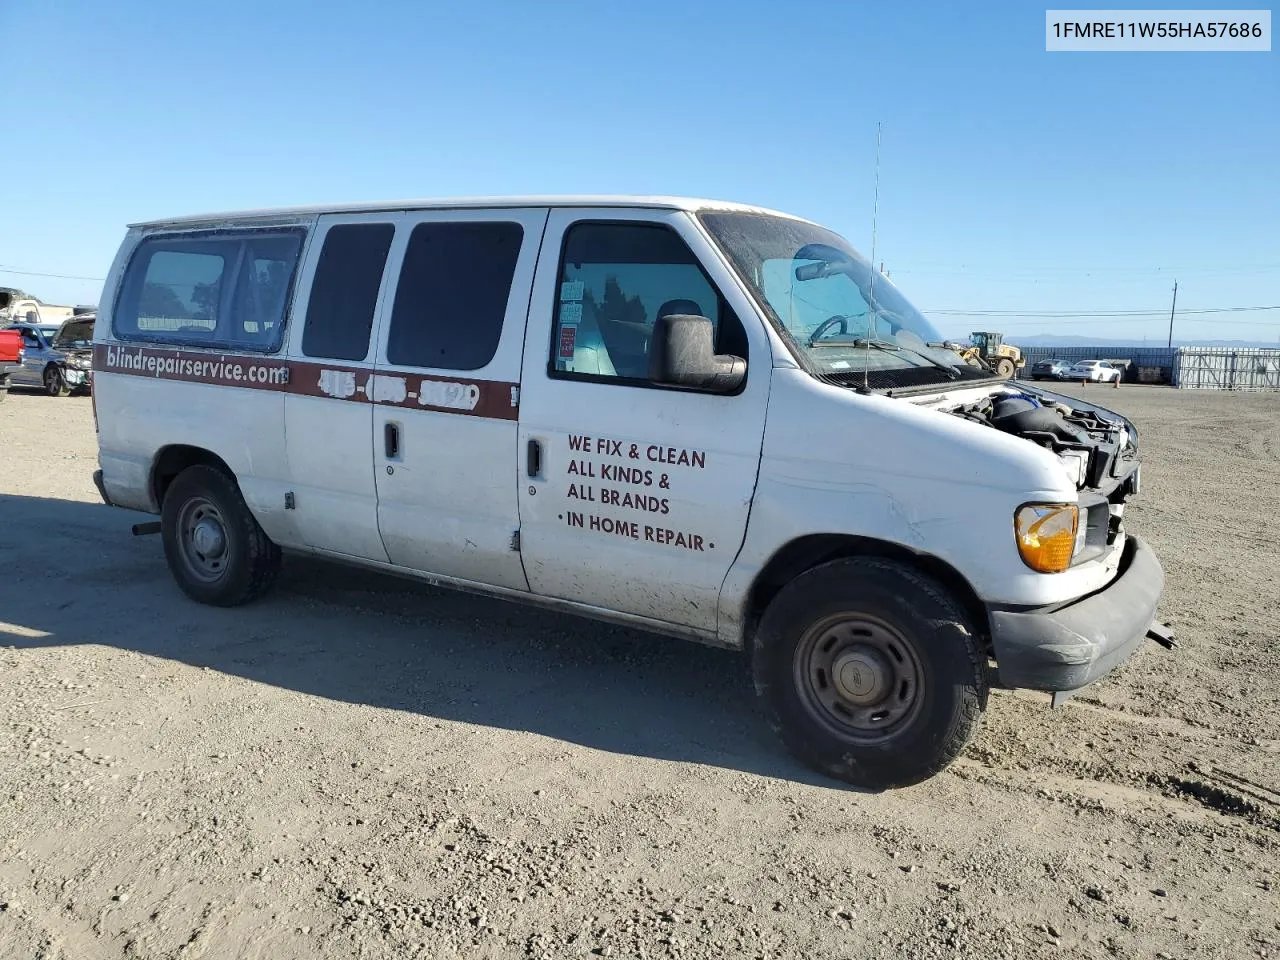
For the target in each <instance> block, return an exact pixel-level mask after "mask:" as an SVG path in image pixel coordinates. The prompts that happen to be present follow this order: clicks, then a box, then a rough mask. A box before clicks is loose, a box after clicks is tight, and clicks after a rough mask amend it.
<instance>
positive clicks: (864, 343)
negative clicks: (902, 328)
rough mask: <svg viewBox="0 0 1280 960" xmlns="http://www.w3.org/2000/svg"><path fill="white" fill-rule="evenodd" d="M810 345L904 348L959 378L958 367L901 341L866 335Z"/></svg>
mask: <svg viewBox="0 0 1280 960" xmlns="http://www.w3.org/2000/svg"><path fill="white" fill-rule="evenodd" d="M810 346H812V347H875V348H876V349H877V350H885V351H888V352H889V353H897V352H898V351H900V350H905V351H907V353H913V354H915V355H916V356H917V357H920V358H921V359H923V360H927V361H928V362H929V363H931V364H933V366H935V367H937V368H938V369H939V370H941V371H942V372H943V373H945V374H946V375H947V377H948V378H949V379H951V380H959V379H960V376H961V374H960V368H959V367H952V366H949V365H948V364H945V363H941V362H940V361H938V360H935V359H933V357H931V356H929V355H928V354H927V353H922V352H921V351H919V350H916V349H914V348H913V347H908V346H905V345H904V344H901V343H895V342H894V341H892V340H880V339H875V340H871V339H868V338H866V337H859V338H858V339H856V340H819V341H817V342H816V343H811V344H810Z"/></svg>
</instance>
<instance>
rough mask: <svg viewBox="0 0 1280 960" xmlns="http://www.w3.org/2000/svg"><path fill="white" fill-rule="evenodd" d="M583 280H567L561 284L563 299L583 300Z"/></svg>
mask: <svg viewBox="0 0 1280 960" xmlns="http://www.w3.org/2000/svg"><path fill="white" fill-rule="evenodd" d="M582 289H583V282H582V281H581V280H566V281H564V282H563V283H562V284H560V299H561V301H569V300H581V299H582Z"/></svg>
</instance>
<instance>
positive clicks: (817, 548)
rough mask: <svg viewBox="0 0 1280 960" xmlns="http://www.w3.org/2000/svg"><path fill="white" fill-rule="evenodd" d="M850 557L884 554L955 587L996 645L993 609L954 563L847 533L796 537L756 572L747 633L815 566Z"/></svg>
mask: <svg viewBox="0 0 1280 960" xmlns="http://www.w3.org/2000/svg"><path fill="white" fill-rule="evenodd" d="M849 557H881V558H883V559H886V560H896V561H898V562H900V563H903V564H906V565H907V566H910V567H913V568H915V569H916V570H919V571H920V572H921V573H924V574H927V575H928V576H930V577H932V578H933V579H934V580H937V581H938V582H939V583H940V584H942V585H943V586H944V587H946V588H947V589H948V590H950V591H951V594H952V596H953V597H954V598H955V599H956V601H957V602H958V603H959V604H960V605H961V606H962V607H963V608H964V611H965V613H967V614H968V615H969V618H970V620H971V622H972V623H973V625H974V626H975V627H976V628H977V630H978V631H979V632H980V633H981V635H982V642H983V644H984V646H987V647H988V650H989V646H990V636H989V634H990V629H989V625H988V620H987V608H986V606H985V605H984V604H983V602H982V601H981V600H980V599H979V598H978V595H977V593H975V592H974V589H973V587H972V586H970V585H969V581H968V580H966V579H965V578H964V577H963V576H962V575H961V574H960V571H958V570H956V568H955V567H953V566H951V565H950V564H949V563H947V562H945V561H943V560H939V559H938V558H937V557H934V556H931V555H929V554H926V553H917V552H916V551H914V550H910V549H908V548H906V547H903V546H901V545H899V544H896V543H889V542H887V541H885V540H874V539H872V538H870V537H854V536H848V535H845V534H828V533H820V534H811V535H809V536H805V537H800V538H798V539H796V540H792V541H791V542H790V543H788V544H786V545H785V546H783V547H782V548H781V549H780V550H779V551H778V552H777V553H775V554H774V555H773V556H772V557H770V558H769V562H768V563H766V564H765V565H764V569H762V570H761V571H760V573H759V574H757V575H756V579H755V583H753V584H752V585H751V593H750V595H749V597H748V599H747V623H746V627H747V631H748V635H750V631H752V630H754V628H755V625H756V624H757V623H759V622H760V617H761V616H762V615H763V614H764V611H765V609H766V608H767V607H768V606H769V604H770V602H771V601H772V600H773V598H774V597H775V596H777V595H778V591H780V590H781V589H782V588H783V587H784V586H786V585H787V584H788V583H790V582H791V581H792V580H794V579H795V578H796V577H798V576H799V575H800V574H802V573H804V572H805V571H806V570H812V569H813V568H814V567H816V566H819V565H820V564H823V563H829V562H830V561H832V560H844V559H847V558H849Z"/></svg>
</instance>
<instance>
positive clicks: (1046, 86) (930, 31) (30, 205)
mask: <svg viewBox="0 0 1280 960" xmlns="http://www.w3.org/2000/svg"><path fill="white" fill-rule="evenodd" d="M1044 11H1045V5H1044V4H1031V3H1018V4H1010V3H990V4H982V5H976V4H957V3H950V2H948V3H938V4H936V5H914V6H912V5H905V4H888V3H885V4H877V5H870V4H855V3H819V4H808V3H798V4H790V3H787V4H784V3H781V2H769V3H764V2H759V0H737V2H725V0H698V2H696V3H695V2H690V0H646V2H644V3H625V4H624V3H620V2H602V0H594V2H573V3H565V2H555V0H543V2H539V3H528V2H520V3H514V2H513V3H507V2H488V3H449V4H443V3H431V2H390V0H379V2H376V3H375V2H366V3H334V2H327V0H309V2H298V0H272V2H269V3H262V2H242V0H222V2H219V3H211V4H188V3H177V2H173V0H163V2H131V0H118V2H112V3H101V2H88V0H83V2H81V0H61V2H57V3H48V2H45V0H0V36H3V37H4V38H5V44H6V48H7V49H6V57H5V59H6V64H5V70H4V74H3V78H2V79H0V117H2V121H3V130H4V134H3V143H4V147H3V149H2V150H0V265H3V267H4V268H7V270H8V271H12V270H13V269H15V268H16V269H19V270H25V271H35V272H42V273H55V274H66V275H74V276H85V277H102V276H104V275H105V272H106V270H107V267H108V266H109V263H110V259H111V257H112V255H113V253H114V252H115V247H116V245H117V244H118V243H119V241H120V238H121V236H122V235H123V227H124V224H126V223H127V222H129V221H133V220H138V219H143V218H148V217H159V216H166V215H175V214H182V213H191V212H202V211H206V210H218V209H237V208H244V207H254V206H262V205H280V204H294V203H312V202H326V201H346V200H361V199H386V198H399V197H414V196H445V195H458V194H496V193H535V192H536V193H584V192H620V193H675V194H692V195H699V196H712V197H718V198H724V199H733V200H742V201H746V202H753V203H760V204H764V205H767V206H771V207H777V208H780V209H783V210H788V211H791V212H793V213H797V214H800V215H803V216H807V217H810V218H812V219H815V220H818V221H820V222H823V223H825V224H827V225H829V226H831V227H833V228H835V229H836V230H839V231H840V232H842V233H844V234H845V235H846V236H848V237H849V238H850V240H852V241H853V243H854V244H855V245H856V246H858V247H859V248H860V249H861V250H862V251H863V252H864V253H867V254H870V252H871V250H870V248H871V212H872V201H873V187H874V177H873V168H874V163H873V158H874V152H875V124H876V121H877V120H882V121H883V122H884V132H883V145H882V150H881V185H880V212H879V229H878V236H877V243H876V259H877V260H883V261H884V262H885V264H886V266H887V268H888V269H889V271H890V274H891V275H892V277H893V279H894V280H895V281H896V282H897V283H899V285H900V286H901V287H902V288H903V290H904V291H905V292H906V293H907V295H908V296H909V297H910V298H911V299H912V300H914V301H915V302H916V304H917V305H918V306H920V307H921V308H923V309H924V310H925V311H926V312H930V313H932V315H933V316H934V319H935V320H936V321H937V322H938V324H939V326H940V327H941V328H942V329H943V331H944V333H948V334H951V335H957V334H966V333H967V332H968V331H969V330H971V329H979V328H990V329H1003V330H1005V331H1006V332H1008V333H1010V334H1016V333H1018V332H1022V333H1032V332H1035V333H1039V332H1059V333H1073V334H1097V335H1107V336H1137V337H1142V336H1144V335H1145V336H1149V337H1151V338H1152V339H1153V340H1156V339H1163V337H1164V335H1165V331H1166V323H1167V317H1166V319H1164V320H1162V319H1159V318H1157V319H1154V320H1152V321H1149V322H1138V321H1136V320H1134V319H1133V318H1108V319H1100V320H1099V319H1092V320H1089V319H1081V318H1072V319H1070V320H1065V321H1055V320H1046V319H1040V318H1026V317H1023V318H1012V317H997V318H990V317H984V318H977V317H973V318H971V317H967V316H955V315H950V314H946V313H937V312H934V311H946V310H968V311H973V310H1019V311H1053V310H1073V311H1077V310H1078V311H1101V310H1148V309H1149V310H1155V311H1167V309H1168V305H1169V299H1170V288H1171V286H1172V283H1173V280H1174V278H1175V277H1176V278H1177V279H1178V282H1179V291H1178V306H1179V310H1180V311H1181V309H1183V308H1186V309H1197V308H1199V309H1203V308H1209V307H1224V306H1232V307H1234V306H1256V305H1280V52H1276V51H1274V50H1273V52H1271V53H1250V54H1231V53H1225V54H1223V53H1219V54H1188V53H1176V54H1175V53H1164V54H1154V53H1144V54H1138V53H1125V54H1102V53H1097V54H1067V53H1053V54H1050V53H1046V52H1045V50H1044ZM0 285H8V286H19V287H22V288H23V289H26V290H28V291H30V292H32V293H35V294H36V295H38V296H40V297H42V298H43V299H45V300H48V301H51V302H55V303H59V302H61V303H68V302H96V301H97V299H98V296H99V292H100V286H101V285H100V284H99V283H96V282H94V281H92V280H87V281H80V280H70V279H59V278H54V277H39V276H24V275H19V274H16V273H13V272H6V270H0ZM1193 316H1195V315H1193V314H1189V315H1188V316H1187V318H1186V320H1185V322H1180V324H1179V327H1178V330H1177V335H1178V336H1179V337H1191V336H1196V335H1199V336H1202V337H1211V336H1212V337H1236V338H1241V339H1263V340H1270V341H1273V340H1280V310H1273V311H1270V312H1255V313H1248V314H1222V315H1217V316H1214V315H1209V316H1208V319H1209V320H1210V321H1211V322H1205V318H1204V315H1202V316H1201V319H1200V320H1199V321H1196V320H1193V319H1192V317H1193ZM1245 321H1247V322H1245Z"/></svg>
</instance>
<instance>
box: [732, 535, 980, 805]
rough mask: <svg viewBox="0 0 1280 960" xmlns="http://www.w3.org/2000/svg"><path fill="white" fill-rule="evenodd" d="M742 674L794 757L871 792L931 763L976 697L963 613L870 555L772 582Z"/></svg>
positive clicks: (928, 772) (967, 725)
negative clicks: (775, 586) (778, 584)
mask: <svg viewBox="0 0 1280 960" xmlns="http://www.w3.org/2000/svg"><path fill="white" fill-rule="evenodd" d="M752 673H753V677H754V680H755V686H756V692H757V694H759V696H760V699H761V700H762V701H763V705H764V708H765V711H766V713H767V715H768V718H769V720H770V723H771V725H772V726H773V728H774V729H775V731H777V733H778V734H779V735H780V736H781V738H782V740H783V742H784V743H785V744H786V745H787V746H788V748H790V750H791V751H792V752H793V753H794V754H796V756H798V757H799V758H800V759H801V760H803V761H804V762H805V763H807V764H808V765H809V766H811V767H813V768H814V769H815V770H818V771H819V772H821V773H824V774H826V775H828V776H831V777H834V778H836V779H838V780H843V781H845V782H847V783H850V784H853V785H855V786H859V787H864V788H867V789H872V790H885V789H889V788H892V787H905V786H909V785H911V784H914V783H919V782H920V781H922V780H926V779H928V778H929V777H931V776H933V775H934V774H936V773H938V772H940V771H941V770H943V769H944V768H945V767H946V766H947V765H948V764H950V763H951V761H952V760H954V759H955V758H956V756H958V755H959V753H960V751H961V750H962V749H963V747H964V745H965V743H966V742H967V741H968V739H969V737H970V736H971V734H972V733H973V731H974V729H975V728H976V727H977V724H978V721H979V719H980V718H981V715H982V711H983V709H984V708H985V707H986V701H987V676H986V663H985V660H984V658H983V656H982V653H981V650H980V647H979V642H978V637H977V636H976V633H975V630H974V627H973V625H972V624H971V623H970V622H969V619H968V617H967V616H966V615H965V613H964V611H963V610H962V609H961V608H960V606H959V605H958V604H957V603H956V602H955V601H954V600H953V599H952V598H951V597H950V596H949V595H948V593H947V592H946V590H945V589H944V588H943V587H942V586H941V585H939V584H938V583H936V582H935V581H933V580H931V579H929V578H928V577H925V576H923V575H921V574H920V573H918V572H916V571H915V570H914V569H912V568H911V567H909V566H907V565H905V564H901V563H897V562H895V561H891V560H884V559H880V558H871V557H862V558H853V559H847V560H835V561H832V562H830V563H826V564H823V565H822V566H819V567H815V568H814V569H812V570H809V571H808V572H806V573H803V574H801V575H800V576H799V577H797V578H796V579H795V580H793V581H791V583H789V584H787V586H785V587H783V589H782V590H781V591H780V592H779V593H778V595H777V597H776V598H774V600H773V602H772V603H771V604H770V605H769V608H768V610H766V611H765V615H764V617H763V619H762V621H761V623H760V627H759V630H758V631H757V632H756V636H755V641H754V649H753V657H752Z"/></svg>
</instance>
